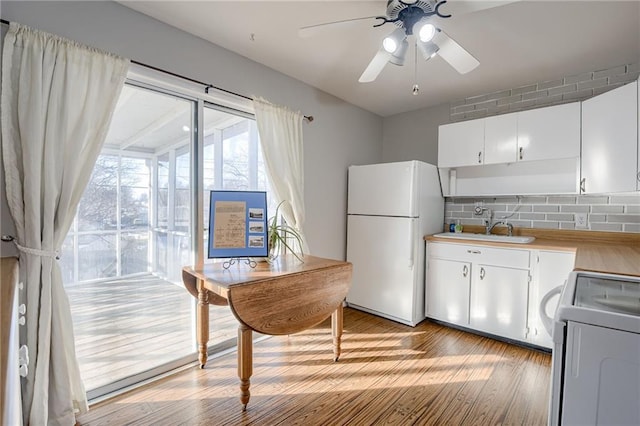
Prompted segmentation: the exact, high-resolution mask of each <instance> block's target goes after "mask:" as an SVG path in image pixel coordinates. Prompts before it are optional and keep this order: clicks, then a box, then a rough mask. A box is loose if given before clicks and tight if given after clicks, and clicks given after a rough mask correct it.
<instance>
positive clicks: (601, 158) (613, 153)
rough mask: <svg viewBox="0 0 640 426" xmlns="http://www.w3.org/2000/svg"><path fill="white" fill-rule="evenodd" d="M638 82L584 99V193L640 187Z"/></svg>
mask: <svg viewBox="0 0 640 426" xmlns="http://www.w3.org/2000/svg"><path fill="white" fill-rule="evenodd" d="M638 157H639V156H638V82H635V81H634V82H633V83H629V84H627V85H625V86H622V87H619V88H617V89H613V90H611V91H609V92H605V93H603V94H601V95H598V96H595V97H593V98H591V99H587V100H586V101H583V102H582V180H581V186H582V189H581V192H582V193H607V192H627V191H635V190H636V189H637V173H638Z"/></svg>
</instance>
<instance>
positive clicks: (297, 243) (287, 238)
mask: <svg viewBox="0 0 640 426" xmlns="http://www.w3.org/2000/svg"><path fill="white" fill-rule="evenodd" d="M284 202H285V201H282V202H281V203H280V204H278V207H276V212H275V214H274V215H273V216H272V217H270V218H269V221H268V223H267V243H268V247H269V257H268V258H267V262H272V261H274V260H275V259H276V258H277V257H278V255H279V254H281V253H284V252H286V251H289V252H291V253H293V255H294V256H295V257H296V258H297V259H298V260H299V261H300V262H304V260H303V257H302V255H303V250H302V236H301V235H300V232H298V230H297V229H295V228H294V227H292V226H290V225H288V224H286V223H282V220H281V217H280V214H279V212H280V206H281V205H282V204H283V203H284ZM296 249H298V250H296Z"/></svg>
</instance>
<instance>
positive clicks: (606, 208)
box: [591, 205, 624, 213]
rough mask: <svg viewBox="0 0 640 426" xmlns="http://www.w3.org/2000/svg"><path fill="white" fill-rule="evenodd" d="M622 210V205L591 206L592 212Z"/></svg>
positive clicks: (615, 211) (620, 211) (618, 211)
mask: <svg viewBox="0 0 640 426" xmlns="http://www.w3.org/2000/svg"><path fill="white" fill-rule="evenodd" d="M623 211H624V206H610V205H606V206H592V207H591V212H592V213H622V212H623Z"/></svg>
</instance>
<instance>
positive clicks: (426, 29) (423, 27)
mask: <svg viewBox="0 0 640 426" xmlns="http://www.w3.org/2000/svg"><path fill="white" fill-rule="evenodd" d="M417 26H418V27H419V28H420V29H419V30H418V37H419V38H420V41H421V42H423V43H427V42H429V41H431V40H433V37H434V36H435V35H436V27H435V26H434V25H433V24H429V23H426V24H425V23H421V22H418V24H417Z"/></svg>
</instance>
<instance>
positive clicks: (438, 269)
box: [425, 258, 471, 325]
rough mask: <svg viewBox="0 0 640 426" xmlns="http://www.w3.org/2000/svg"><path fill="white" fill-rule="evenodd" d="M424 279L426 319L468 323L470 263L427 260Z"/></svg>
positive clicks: (460, 323) (461, 323)
mask: <svg viewBox="0 0 640 426" xmlns="http://www.w3.org/2000/svg"><path fill="white" fill-rule="evenodd" d="M426 277H427V282H426V303H425V306H426V307H427V316H428V317H430V318H435V319H439V320H442V321H447V322H450V323H453V324H459V325H467V324H469V285H470V283H471V263H468V262H458V261H453V260H443V259H433V258H429V259H428V261H427V274H426Z"/></svg>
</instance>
